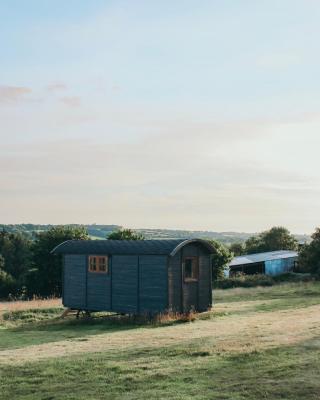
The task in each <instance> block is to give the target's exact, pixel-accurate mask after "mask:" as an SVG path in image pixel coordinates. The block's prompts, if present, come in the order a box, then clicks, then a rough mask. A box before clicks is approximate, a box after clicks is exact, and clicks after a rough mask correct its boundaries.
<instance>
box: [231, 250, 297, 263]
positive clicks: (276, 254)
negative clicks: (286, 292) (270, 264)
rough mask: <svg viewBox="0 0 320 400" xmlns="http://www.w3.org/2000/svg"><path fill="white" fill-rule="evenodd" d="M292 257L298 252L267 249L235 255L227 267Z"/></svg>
mask: <svg viewBox="0 0 320 400" xmlns="http://www.w3.org/2000/svg"><path fill="white" fill-rule="evenodd" d="M293 257H298V253H297V252H296V251H290V250H278V251H268V252H266V253H258V254H247V255H244V256H239V257H235V258H234V259H233V260H232V261H231V263H230V264H229V267H235V266H237V265H244V264H253V263H258V262H264V261H271V260H279V259H282V258H293Z"/></svg>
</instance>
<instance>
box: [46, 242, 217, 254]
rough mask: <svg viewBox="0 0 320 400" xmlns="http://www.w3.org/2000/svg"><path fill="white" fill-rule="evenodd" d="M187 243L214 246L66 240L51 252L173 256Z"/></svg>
mask: <svg viewBox="0 0 320 400" xmlns="http://www.w3.org/2000/svg"><path fill="white" fill-rule="evenodd" d="M189 243H200V244H202V245H203V246H204V247H206V249H207V250H208V252H209V253H214V251H215V250H214V247H213V246H212V245H211V244H210V243H209V242H207V241H206V240H202V239H177V240H67V241H66V242H63V243H61V244H59V245H58V246H57V247H55V248H54V249H53V250H52V251H51V253H53V254H101V255H102V254H111V255H112V254H118V255H139V254H141V255H144V254H145V255H170V256H174V255H175V254H176V253H177V252H178V251H179V250H180V249H181V248H182V247H184V246H185V245H187V244H189Z"/></svg>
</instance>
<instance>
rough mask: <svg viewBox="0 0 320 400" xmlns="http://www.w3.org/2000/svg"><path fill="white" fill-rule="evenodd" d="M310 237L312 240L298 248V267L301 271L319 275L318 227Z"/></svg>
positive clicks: (319, 233)
mask: <svg viewBox="0 0 320 400" xmlns="http://www.w3.org/2000/svg"><path fill="white" fill-rule="evenodd" d="M311 238H312V241H311V242H310V243H309V244H305V245H304V246H303V247H302V249H301V250H300V253H299V259H298V265H299V267H298V268H299V270H300V271H301V272H309V273H312V274H317V275H320V228H317V229H316V231H315V232H314V233H313V235H311Z"/></svg>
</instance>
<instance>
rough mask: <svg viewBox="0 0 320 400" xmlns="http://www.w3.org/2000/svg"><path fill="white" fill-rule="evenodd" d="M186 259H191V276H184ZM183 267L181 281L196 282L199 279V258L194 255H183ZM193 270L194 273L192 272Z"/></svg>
mask: <svg viewBox="0 0 320 400" xmlns="http://www.w3.org/2000/svg"><path fill="white" fill-rule="evenodd" d="M186 260H192V277H186ZM182 267H183V281H184V282H186V283H189V282H198V281H199V258H198V257H196V256H185V257H183V261H182ZM194 272H195V274H194Z"/></svg>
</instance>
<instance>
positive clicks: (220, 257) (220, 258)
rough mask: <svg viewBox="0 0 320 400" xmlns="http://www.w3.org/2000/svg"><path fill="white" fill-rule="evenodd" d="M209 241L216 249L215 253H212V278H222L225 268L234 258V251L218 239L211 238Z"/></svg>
mask: <svg viewBox="0 0 320 400" xmlns="http://www.w3.org/2000/svg"><path fill="white" fill-rule="evenodd" d="M209 242H210V244H211V245H212V246H213V247H214V249H215V252H214V254H212V279H213V280H217V279H222V278H223V277H224V270H225V269H226V268H227V266H228V264H229V263H230V261H231V260H232V258H233V256H232V253H231V252H230V250H229V249H228V248H227V247H226V246H224V245H223V244H221V243H219V242H217V241H216V240H210V241H209Z"/></svg>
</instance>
